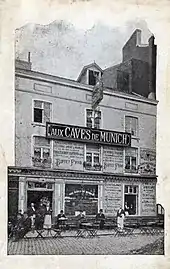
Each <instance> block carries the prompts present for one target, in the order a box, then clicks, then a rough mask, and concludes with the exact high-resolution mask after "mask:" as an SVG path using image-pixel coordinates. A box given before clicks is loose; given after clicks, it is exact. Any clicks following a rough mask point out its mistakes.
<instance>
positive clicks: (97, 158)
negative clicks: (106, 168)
mask: <svg viewBox="0 0 170 269" xmlns="http://www.w3.org/2000/svg"><path fill="white" fill-rule="evenodd" d="M84 166H85V168H86V169H90V170H101V149H100V147H99V146H94V145H93V146H91V145H86V156H85V163H84Z"/></svg>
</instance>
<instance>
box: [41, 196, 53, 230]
mask: <svg viewBox="0 0 170 269" xmlns="http://www.w3.org/2000/svg"><path fill="white" fill-rule="evenodd" d="M51 215H52V209H51V208H50V202H49V201H48V202H47V205H46V209H45V216H44V225H43V227H44V229H48V230H50V229H51V225H52V220H51Z"/></svg>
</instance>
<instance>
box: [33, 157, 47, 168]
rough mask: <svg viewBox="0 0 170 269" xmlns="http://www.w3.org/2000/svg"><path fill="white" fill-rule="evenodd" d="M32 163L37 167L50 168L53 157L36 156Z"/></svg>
mask: <svg viewBox="0 0 170 269" xmlns="http://www.w3.org/2000/svg"><path fill="white" fill-rule="evenodd" d="M32 163H33V166H35V167H42V168H50V167H51V158H43V159H41V158H36V157H32Z"/></svg>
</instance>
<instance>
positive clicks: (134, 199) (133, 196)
mask: <svg viewBox="0 0 170 269" xmlns="http://www.w3.org/2000/svg"><path fill="white" fill-rule="evenodd" d="M138 192H139V188H138V186H134V185H125V186H124V201H125V208H126V212H128V214H129V215H137V214H138V207H139V203H138V197H139V195H138Z"/></svg>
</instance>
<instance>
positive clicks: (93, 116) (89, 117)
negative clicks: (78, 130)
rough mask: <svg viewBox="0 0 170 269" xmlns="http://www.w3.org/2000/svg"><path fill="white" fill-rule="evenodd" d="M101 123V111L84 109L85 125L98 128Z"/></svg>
mask: <svg viewBox="0 0 170 269" xmlns="http://www.w3.org/2000/svg"><path fill="white" fill-rule="evenodd" d="M100 125H101V111H99V110H96V111H93V110H92V109H87V110H86V126H87V127H88V128H96V129H99V128H100Z"/></svg>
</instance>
